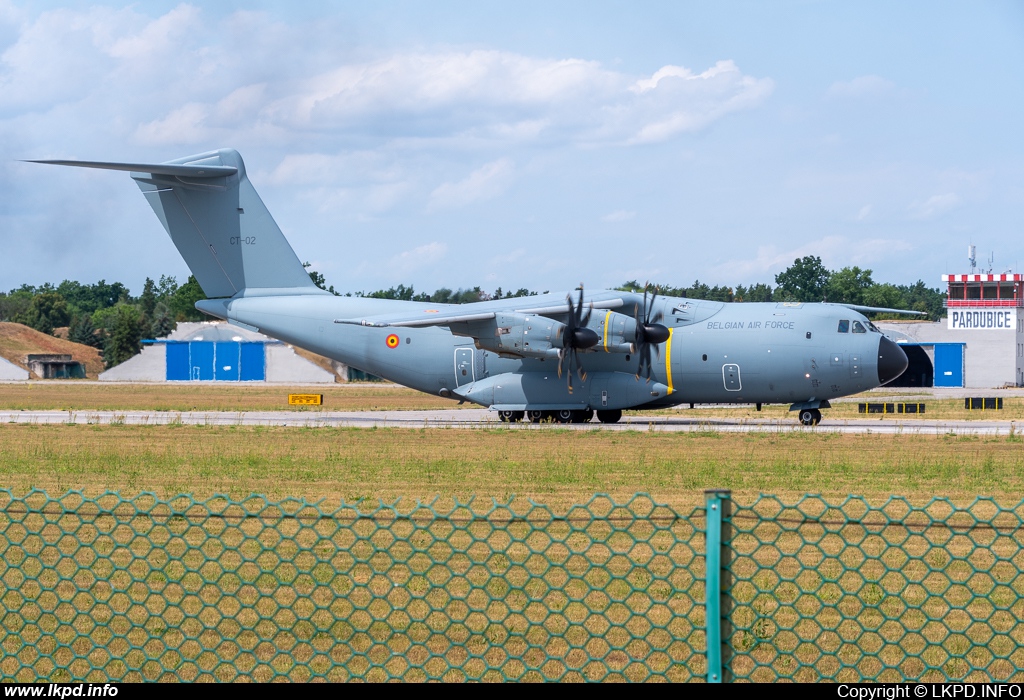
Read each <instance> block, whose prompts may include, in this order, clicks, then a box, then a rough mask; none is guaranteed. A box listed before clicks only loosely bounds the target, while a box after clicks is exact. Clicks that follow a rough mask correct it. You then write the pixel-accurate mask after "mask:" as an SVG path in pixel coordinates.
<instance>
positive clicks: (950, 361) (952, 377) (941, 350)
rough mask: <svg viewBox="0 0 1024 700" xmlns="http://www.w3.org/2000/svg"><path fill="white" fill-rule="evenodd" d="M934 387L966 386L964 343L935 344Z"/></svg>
mask: <svg viewBox="0 0 1024 700" xmlns="http://www.w3.org/2000/svg"><path fill="white" fill-rule="evenodd" d="M934 385H935V386H963V385H964V346H963V344H962V343H936V344H935V381H934Z"/></svg>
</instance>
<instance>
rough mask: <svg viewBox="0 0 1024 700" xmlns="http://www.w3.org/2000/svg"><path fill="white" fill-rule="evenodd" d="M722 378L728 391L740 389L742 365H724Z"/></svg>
mask: <svg viewBox="0 0 1024 700" xmlns="http://www.w3.org/2000/svg"><path fill="white" fill-rule="evenodd" d="M722 380H723V381H724V382H725V390H726V391H739V390H740V388H741V384H740V366H739V365H722Z"/></svg>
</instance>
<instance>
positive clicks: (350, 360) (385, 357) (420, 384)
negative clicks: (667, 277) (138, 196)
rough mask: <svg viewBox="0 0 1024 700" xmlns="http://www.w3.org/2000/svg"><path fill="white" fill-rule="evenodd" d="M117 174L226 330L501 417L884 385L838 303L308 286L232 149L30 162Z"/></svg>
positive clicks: (812, 404)
mask: <svg viewBox="0 0 1024 700" xmlns="http://www.w3.org/2000/svg"><path fill="white" fill-rule="evenodd" d="M34 162H42V163H50V164H56V165H73V166H79V167H91V168H104V169H109V170H124V171H129V172H131V176H132V178H133V179H134V180H135V181H136V182H137V184H138V186H139V187H140V188H141V189H142V192H143V195H144V196H145V197H146V200H147V201H148V202H149V203H150V205H151V206H152V207H153V211H154V212H155V213H156V215H157V218H159V219H160V222H161V223H162V224H163V226H164V228H165V229H166V230H167V233H168V234H169V235H170V237H171V240H172V241H173V242H174V245H175V246H176V247H177V249H178V252H180V253H181V255H182V257H183V258H184V259H185V262H186V264H187V265H188V267H189V269H190V270H191V271H192V273H193V274H194V275H195V277H196V279H197V280H198V281H199V284H200V285H201V286H202V288H203V291H204V292H205V293H206V295H207V296H208V297H210V298H209V299H207V300H204V301H200V302H198V303H197V304H196V306H197V307H198V308H199V309H200V310H202V311H203V312H205V313H207V314H210V315H211V316H215V317H218V318H221V319H225V320H227V321H229V322H231V323H235V324H237V325H239V326H242V327H245V328H249V329H253V330H259V331H260V332H262V333H265V334H267V335H270V336H273V337H274V338H278V339H280V340H283V341H285V342H287V343H292V344H294V345H297V346H299V347H303V348H306V349H308V350H310V351H312V352H315V353H318V354H321V355H324V356H326V357H330V358H333V359H335V360H338V361H339V362H343V363H345V364H347V365H349V366H351V367H355V368H358V369H360V370H363V371H364V372H368V373H370V374H375V375H377V376H380V377H383V378H385V379H388V380H391V381H394V382H397V383H399V384H404V385H405V386H409V387H412V388H414V389H418V390H420V391H424V392H427V393H430V394H437V395H440V396H445V397H450V398H452V399H459V400H465V401H471V402H474V403H478V404H480V405H482V406H488V407H491V408H493V409H496V410H497V411H499V415H500V416H501V418H502V419H503V420H521V419H524V418H528V419H529V420H534V421H540V420H544V419H547V418H550V419H553V420H556V421H559V422H579V421H584V420H587V421H589V420H591V419H592V418H593V416H594V413H595V412H596V413H597V417H598V419H600V420H602V421H605V422H615V421H617V420H618V419H619V417H620V416H621V415H622V411H623V410H624V409H651V408H662V407H666V406H673V405H678V404H688V403H745V404H768V403H772V404H779V403H782V404H790V407H791V409H792V410H794V411H799V415H800V420H801V421H803V422H804V423H805V424H809V425H810V424H815V423H817V422H818V421H819V420H820V419H821V413H820V409H821V408H825V407H828V405H829V403H828V402H829V400H830V399H833V398H836V397H839V396H846V395H849V394H855V393H857V392H861V391H864V390H866V389H871V388H873V387H876V386H879V385H881V384H885V383H886V382H889V381H891V380H893V379H895V378H896V377H898V376H899V375H900V374H901V373H902V372H903V371H904V370H905V369H906V366H907V357H906V355H905V354H904V352H903V350H902V349H901V348H900V347H899V346H897V345H896V344H895V343H893V342H891V341H890V340H888V339H887V338H885V337H884V336H882V334H881V333H879V332H878V331H877V330H876V329H875V328H874V326H872V325H871V323H870V322H869V321H868V320H867V319H866V318H865V317H864V316H863V315H862V314H861V313H860V311H870V310H872V309H867V308H865V307H849V306H843V305H838V304H789V303H758V304H754V303H736V304H723V303H720V302H712V301H698V300H692V299H676V298H671V297H661V296H657V295H656V294H653V293H652V294H648V293H647V292H646V291H645V292H644V293H643V294H638V293H632V292H621V291H607V290H601V291H596V292H594V291H587V292H586V293H584V290H583V288H582V285H581V286H580V288H579V289H578V290H574V291H572V292H570V293H559V294H545V295H543V296H532V297H526V298H517V299H503V300H495V301H484V302H478V303H474V304H463V305H446V304H431V303H422V302H410V301H393V300H386V299H366V298H361V297H354V298H353V297H338V296H334V295H333V294H330V293H328V292H325V291H323V290H321V289H319V288H317V287H316V286H315V285H314V284H313V282H312V281H311V280H310V278H309V275H308V274H307V273H306V271H305V270H304V269H303V267H302V264H301V263H300V262H299V258H298V257H297V256H296V255H295V252H294V251H293V250H292V248H291V246H290V245H289V244H288V241H287V240H285V237H284V235H283V234H282V233H281V229H280V228H278V226H277V224H276V223H275V222H274V219H273V217H272V216H271V215H270V212H269V211H267V208H266V206H264V204H263V201H262V200H261V199H260V197H259V195H258V194H257V193H256V190H255V189H254V188H253V186H252V184H250V182H249V180H248V178H247V177H246V174H245V165H244V163H243V162H242V158H241V156H240V155H239V154H238V152H237V151H234V150H231V149H222V150H219V151H211V152H208V153H202V154H199V155H195V156H189V157H186V158H181V159H178V160H174V161H170V162H167V163H159V164H144V163H106V162H87V161H52V160H51V161H34Z"/></svg>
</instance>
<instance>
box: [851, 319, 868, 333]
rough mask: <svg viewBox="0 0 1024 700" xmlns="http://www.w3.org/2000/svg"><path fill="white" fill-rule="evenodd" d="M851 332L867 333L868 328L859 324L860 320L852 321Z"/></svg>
mask: <svg viewBox="0 0 1024 700" xmlns="http://www.w3.org/2000/svg"><path fill="white" fill-rule="evenodd" d="M853 332H854V333H867V332H868V329H867V328H865V327H864V326H863V325H862V324H861V322H860V321H854V322H853Z"/></svg>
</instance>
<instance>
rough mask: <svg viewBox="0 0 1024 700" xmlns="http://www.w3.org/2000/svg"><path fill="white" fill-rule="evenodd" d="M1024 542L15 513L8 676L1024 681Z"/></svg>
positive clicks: (1016, 529) (421, 515)
mask: <svg viewBox="0 0 1024 700" xmlns="http://www.w3.org/2000/svg"><path fill="white" fill-rule="evenodd" d="M1022 518H1024V503H1022V504H1020V505H1018V506H1016V507H1015V508H1013V509H1004V508H1000V507H999V506H997V505H996V504H995V503H994V502H992V501H991V500H985V499H979V500H977V501H975V503H974V504H972V505H971V506H970V507H969V508H966V509H957V508H955V507H953V505H952V504H951V503H950V502H949V501H946V500H943V499H936V500H933V501H931V502H929V503H928V504H927V505H923V506H912V505H910V504H909V503H908V502H907V501H905V500H903V499H898V498H893V499H890V500H889V501H888V502H886V503H885V504H883V505H881V506H872V505H869V504H868V503H867V502H866V501H865V500H864V499H860V498H849V499H846V500H844V501H842V502H839V503H830V502H828V501H826V500H824V499H821V498H818V497H805V498H803V499H800V500H798V501H797V502H795V503H785V502H782V501H780V500H779V499H776V498H773V497H767V496H762V497H760V498H758V499H756V500H755V501H754V503H753V504H752V505H749V506H743V505H740V504H734V503H732V502H731V501H730V499H729V497H728V494H727V493H724V492H714V493H711V494H709V496H708V501H707V503H706V504H705V506H703V507H701V508H697V509H694V510H693V511H692V512H689V513H687V514H685V515H681V514H678V513H676V512H675V511H673V510H672V509H670V508H668V507H666V506H662V505H657V504H655V503H654V502H653V501H652V500H651V499H650V498H649V497H647V496H643V495H638V496H636V497H634V498H632V499H630V500H629V501H628V502H626V503H621V504H619V503H615V502H614V501H612V500H611V499H609V498H607V497H605V496H596V497H594V498H593V499H591V500H590V501H589V502H587V503H586V504H584V505H580V506H575V507H573V508H571V509H570V510H569V511H568V513H566V514H565V515H555V514H554V513H553V512H552V511H551V510H550V509H549V508H547V507H544V506H540V505H536V504H532V503H526V504H525V505H523V506H521V507H520V506H519V504H518V502H515V501H513V502H510V503H505V504H495V503H492V504H490V505H488V506H485V507H479V506H477V505H476V504H475V503H474V502H472V501H471V502H469V503H451V504H448V505H446V506H442V505H441V502H440V501H435V502H434V503H431V504H426V505H424V504H419V503H416V504H410V505H409V506H408V507H403V506H402V505H401V504H400V503H399V504H392V505H378V506H376V507H373V508H367V507H365V505H364V504H359V503H357V504H342V505H341V506H340V507H338V508H330V509H328V508H325V507H323V506H322V504H318V503H308V502H305V501H301V500H285V501H281V502H270V501H268V500H266V499H264V498H261V497H250V498H248V499H244V500H242V501H232V500H230V499H227V498H223V497H215V498H211V499H207V500H195V499H192V498H189V497H184V496H183V497H179V498H174V499H170V500H160V499H157V498H155V497H153V496H152V495H149V494H143V495H141V496H139V497H137V498H133V499H124V498H121V497H120V496H118V495H116V494H104V495H102V496H100V497H97V498H87V497H83V496H82V495H81V494H79V493H76V492H72V493H68V494H66V495H64V496H62V497H60V498H58V499H54V498H50V497H48V496H47V495H46V494H45V493H43V492H39V491H34V492H32V493H30V494H28V495H27V496H25V497H23V498H22V497H16V496H14V495H12V494H11V493H10V492H8V491H0V582H2V588H0V595H2V599H3V606H4V611H3V619H2V627H0V634H2V635H3V637H2V641H0V654H2V658H0V676H2V678H3V679H4V680H17V681H32V680H50V681H74V680H88V681H106V680H110V679H114V680H125V681H133V680H178V679H180V680H236V679H253V680H260V681H269V680H275V679H290V680H297V681H306V680H315V679H325V680H336V681H343V680H349V679H357V678H358V679H369V680H386V679H388V678H401V679H407V680H429V679H443V680H464V679H482V680H503V679H517V680H520V679H521V680H610V679H625V680H659V679H665V680H674V681H686V680H703V679H705V678H706V679H708V680H713V681H717V680H723V679H724V680H726V681H732V680H745V679H749V680H756V681H771V680H775V679H778V678H793V679H796V680H807V681H815V680H820V679H834V680H837V681H858V680H903V679H918V680H926V681H928V680H946V679H956V680H960V679H967V680H1020V679H1021V678H1020V677H1021V676H1022V675H1024V674H1022V673H1019V672H1018V671H1017V669H1020V668H1024V648H1022V642H1024V622H1018V621H1020V620H1024V603H1022V602H1021V592H1022V591H1024V575H1022V567H1024V550H1022V545H1024V534H1022V529H1021V519H1022ZM708 547H710V549H709V550H708ZM706 550H707V551H706ZM706 564H707V566H706ZM706 585H707V586H710V588H711V589H712V590H714V589H715V588H718V590H719V591H720V595H718V596H711V597H710V599H709V600H708V601H705V595H704V591H705V586H706ZM706 613H707V614H706ZM708 644H710V646H711V649H710V652H709V651H708V648H707V646H708Z"/></svg>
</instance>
